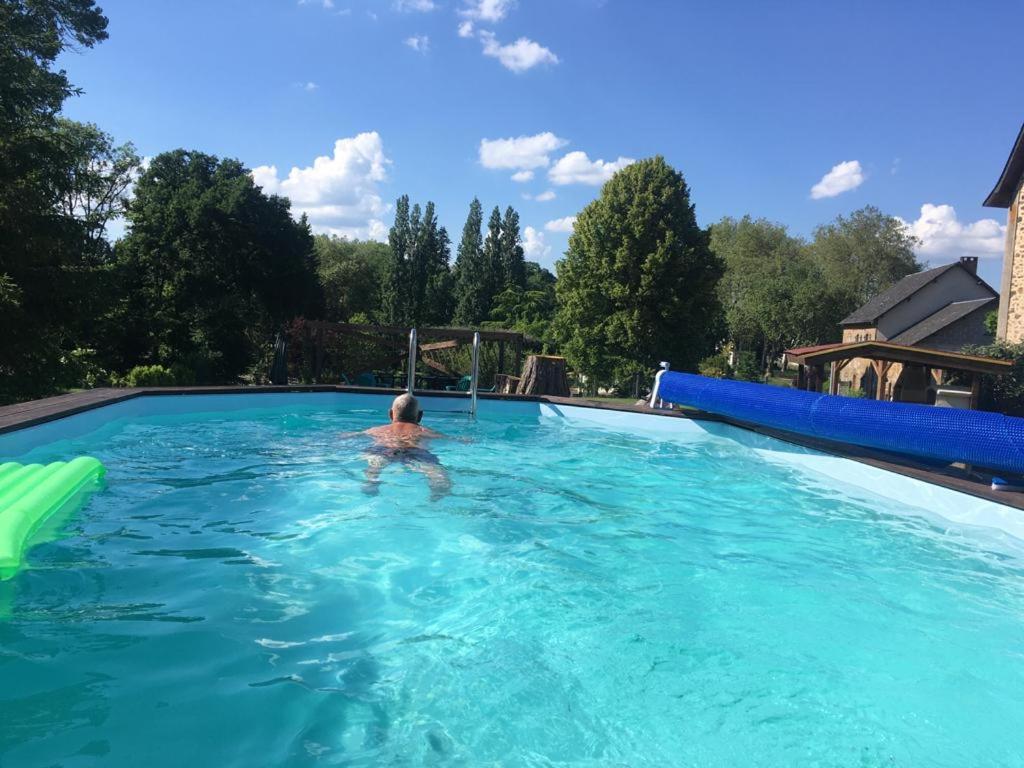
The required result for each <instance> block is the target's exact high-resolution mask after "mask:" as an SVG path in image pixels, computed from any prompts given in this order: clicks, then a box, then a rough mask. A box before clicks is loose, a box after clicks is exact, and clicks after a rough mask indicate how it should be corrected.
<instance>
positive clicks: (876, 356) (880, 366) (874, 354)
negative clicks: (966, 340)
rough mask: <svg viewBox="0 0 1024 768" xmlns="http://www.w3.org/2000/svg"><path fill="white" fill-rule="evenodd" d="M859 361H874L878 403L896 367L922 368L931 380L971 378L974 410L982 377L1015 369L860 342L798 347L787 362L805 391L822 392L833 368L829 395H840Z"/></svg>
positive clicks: (985, 359)
mask: <svg viewBox="0 0 1024 768" xmlns="http://www.w3.org/2000/svg"><path fill="white" fill-rule="evenodd" d="M858 358H861V359H866V360H868V361H870V363H871V366H872V368H873V369H874V372H875V376H876V378H877V385H876V391H875V393H874V396H875V399H876V400H881V399H883V397H884V394H885V383H886V379H887V374H888V373H889V369H890V368H891V367H892V364H893V363H900V364H903V365H919V366H923V367H924V368H925V371H926V373H927V374H928V375H930V376H935V374H936V373H938V374H940V375H941V372H942V371H962V372H965V373H969V374H971V408H977V407H978V397H979V395H980V393H981V376H982V374H989V375H993V376H998V375H1000V374H1004V373H1008V372H1009V371H1010V369H1011V368H1012V367H1013V363H1012V362H1011V361H1010V360H998V359H996V358H993V357H983V356H981V355H967V354H964V353H962V352H946V351H944V350H939V349H924V348H922V347H907V346H903V345H902V344H892V343H890V342H888V341H860V342H854V343H851V344H821V345H818V346H814V347H798V348H795V349H788V350H786V359H787V360H789V361H791V362H794V363H797V364H799V366H800V375H799V378H798V382H799V386H800V388H801V389H807V390H811V391H820V390H821V386H822V383H823V382H824V379H825V366H826V365H828V366H829V368H830V376H829V394H832V395H837V394H839V374H840V373H841V372H842V370H843V368H845V367H846V366H847V365H848V364H849V363H850V361H851V360H856V359H858Z"/></svg>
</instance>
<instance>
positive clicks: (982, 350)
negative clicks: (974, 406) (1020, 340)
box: [963, 341, 1024, 416]
mask: <svg viewBox="0 0 1024 768" xmlns="http://www.w3.org/2000/svg"><path fill="white" fill-rule="evenodd" d="M963 351H964V352H965V353H967V354H973V355H983V356H985V357H994V358H997V359H999V360H1012V361H1013V368H1011V369H1010V371H1009V373H1005V374H1003V375H1001V376H987V375H986V376H982V377H981V401H980V407H981V408H982V410H986V411H998V412H999V413H1005V414H1007V415H1008V416H1024V344H1010V343H1009V342H1005V341H997V342H994V343H992V344H988V345H985V346H980V347H979V346H969V347H965V348H964V350H963Z"/></svg>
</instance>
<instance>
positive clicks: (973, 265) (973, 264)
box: [960, 256, 978, 275]
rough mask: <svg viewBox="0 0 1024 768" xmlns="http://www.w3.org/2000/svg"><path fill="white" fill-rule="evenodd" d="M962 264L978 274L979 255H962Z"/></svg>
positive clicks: (974, 273)
mask: <svg viewBox="0 0 1024 768" xmlns="http://www.w3.org/2000/svg"><path fill="white" fill-rule="evenodd" d="M960 266H961V267H963V268H964V269H966V270H967V271H968V272H970V273H971V274H972V275H976V274H978V257H977V256H961V257H960Z"/></svg>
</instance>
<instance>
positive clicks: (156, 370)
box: [120, 365, 178, 387]
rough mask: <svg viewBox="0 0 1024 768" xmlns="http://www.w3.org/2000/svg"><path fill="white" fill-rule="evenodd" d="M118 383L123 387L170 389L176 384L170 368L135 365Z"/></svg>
mask: <svg viewBox="0 0 1024 768" xmlns="http://www.w3.org/2000/svg"><path fill="white" fill-rule="evenodd" d="M120 383H121V384H122V386H125V387H171V386H174V385H175V384H177V383H178V382H177V381H176V380H175V377H174V373H173V372H172V371H171V369H170V368H165V367H164V366H162V365H136V366H135V367H134V368H132V369H131V370H130V371H128V373H127V374H125V376H124V378H123V379H122V380H121V382H120Z"/></svg>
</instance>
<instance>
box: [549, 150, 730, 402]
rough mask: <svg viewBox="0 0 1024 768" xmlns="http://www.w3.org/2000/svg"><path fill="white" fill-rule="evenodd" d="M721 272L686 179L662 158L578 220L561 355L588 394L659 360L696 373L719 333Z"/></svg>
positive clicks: (610, 187)
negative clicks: (583, 378) (589, 388)
mask: <svg viewBox="0 0 1024 768" xmlns="http://www.w3.org/2000/svg"><path fill="white" fill-rule="evenodd" d="M721 273H722V266H721V262H720V261H719V259H718V258H717V257H716V256H715V255H714V254H713V253H712V252H711V249H710V248H709V247H708V233H707V232H705V231H704V230H702V229H700V227H698V226H697V221H696V217H695V216H694V210H693V205H692V204H691V203H690V191H689V188H688V187H687V185H686V182H685V180H684V179H683V176H682V174H680V173H679V172H678V171H676V170H675V169H673V168H672V167H670V166H669V165H668V164H667V163H666V162H665V160H664V159H663V158H661V157H655V158H651V159H648V160H642V161H640V162H638V163H634V164H633V165H630V166H628V167H627V168H625V169H623V170H621V171H619V172H618V173H616V174H615V176H613V177H612V179H611V180H610V181H608V182H607V183H606V184H605V186H604V188H603V189H602V191H601V196H600V197H599V198H598V199H597V200H595V201H594V202H592V203H590V204H589V205H588V206H587V207H586V208H584V209H583V211H582V212H581V213H580V214H579V217H578V218H577V220H576V226H575V231H574V233H573V234H572V236H571V237H570V238H569V249H568V252H567V253H566V256H565V259H564V260H562V261H560V262H559V263H558V283H557V285H556V295H557V297H558V313H557V316H556V321H555V329H556V334H557V336H558V339H559V341H560V342H561V345H562V347H561V348H562V351H563V353H564V354H565V355H566V357H567V358H568V359H569V363H570V365H572V366H574V367H575V368H576V369H577V370H578V371H580V372H582V373H583V374H585V375H586V377H587V379H588V381H590V382H591V386H593V385H594V384H601V383H607V382H612V381H616V380H621V379H622V378H624V377H625V376H628V375H629V374H630V373H632V371H633V370H635V369H636V368H637V367H641V368H644V369H646V370H648V371H650V370H653V369H654V368H655V366H656V365H657V363H658V361H659V360H669V361H671V362H672V365H673V367H674V368H676V369H681V370H692V369H694V368H696V366H697V363H698V362H699V361H700V360H702V359H703V358H704V357H705V356H706V355H707V354H708V353H709V352H710V351H711V350H712V349H713V348H714V346H715V344H716V343H717V342H718V341H719V340H720V338H721V335H722V330H723V325H722V322H721V306H720V304H719V301H718V296H717V293H716V285H717V282H718V280H719V278H720V276H721Z"/></svg>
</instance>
